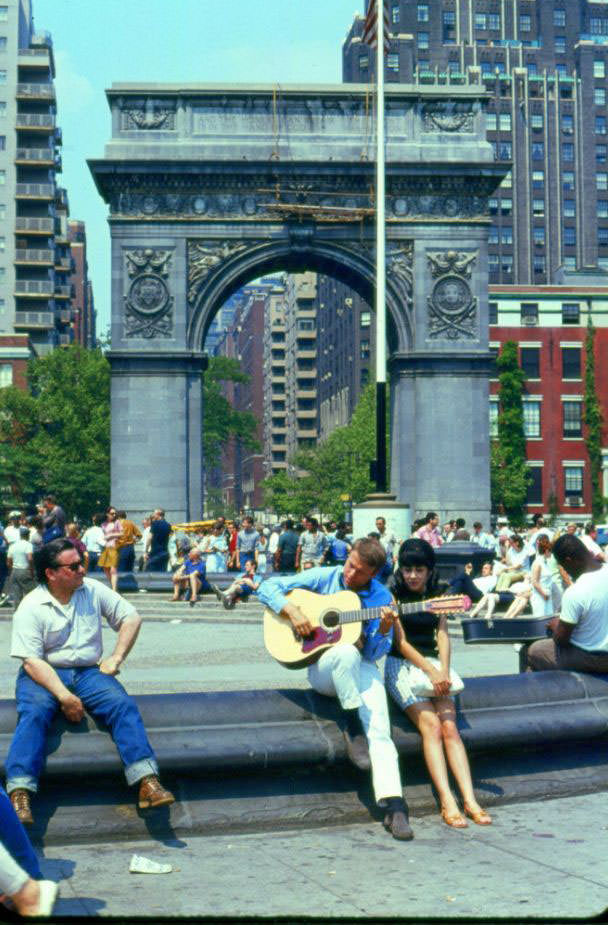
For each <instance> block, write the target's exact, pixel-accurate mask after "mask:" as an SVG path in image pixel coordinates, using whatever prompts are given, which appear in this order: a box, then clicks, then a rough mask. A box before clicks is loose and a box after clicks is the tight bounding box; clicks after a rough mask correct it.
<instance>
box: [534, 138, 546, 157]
mask: <svg viewBox="0 0 608 925" xmlns="http://www.w3.org/2000/svg"><path fill="white" fill-rule="evenodd" d="M544 159H545V145H544V143H543V142H542V141H533V142H532V160H533V161H543V160H544Z"/></svg>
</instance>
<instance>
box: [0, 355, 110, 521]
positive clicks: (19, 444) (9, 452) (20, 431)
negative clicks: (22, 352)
mask: <svg viewBox="0 0 608 925" xmlns="http://www.w3.org/2000/svg"><path fill="white" fill-rule="evenodd" d="M28 382H29V387H30V392H29V393H28V392H24V391H22V390H20V389H17V388H14V387H12V386H11V387H8V388H5V389H1V390H0V479H1V480H2V484H3V485H4V486H5V489H4V490H5V492H7V493H8V494H10V502H9V503H11V504H14V505H17V506H20V505H21V504H23V503H30V504H31V503H33V502H34V501H35V500H38V499H39V498H40V497H42V496H43V495H44V494H46V493H51V494H55V495H57V497H58V499H59V500H60V503H61V505H62V506H63V507H64V508H65V510H66V512H67V514H68V515H69V516H80V517H88V516H90V514H91V513H92V512H93V511H95V510H98V509H99V508H100V507H105V506H106V505H107V504H108V503H109V495H110V367H109V364H108V361H107V360H106V359H105V357H104V356H103V354H102V353H101V351H100V350H87V349H85V348H83V347H80V346H78V345H72V346H70V347H67V348H65V349H61V350H55V351H54V352H53V353H51V354H49V355H48V356H46V357H41V358H38V359H35V360H33V361H32V362H31V363H30V365H29V368H28ZM7 502H8V498H7Z"/></svg>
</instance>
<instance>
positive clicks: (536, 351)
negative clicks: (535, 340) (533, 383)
mask: <svg viewBox="0 0 608 925" xmlns="http://www.w3.org/2000/svg"><path fill="white" fill-rule="evenodd" d="M519 365H520V366H521V368H522V369H523V371H524V373H525V374H526V379H540V347H520V348H519Z"/></svg>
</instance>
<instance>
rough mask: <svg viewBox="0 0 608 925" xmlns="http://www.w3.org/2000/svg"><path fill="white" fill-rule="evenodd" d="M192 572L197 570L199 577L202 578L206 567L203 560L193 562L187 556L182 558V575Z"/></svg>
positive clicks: (205, 572)
mask: <svg viewBox="0 0 608 925" xmlns="http://www.w3.org/2000/svg"><path fill="white" fill-rule="evenodd" d="M194 572H198V574H199V575H200V576H201V578H204V577H205V575H206V574H207V567H206V565H205V563H204V562H202V561H200V560H199V561H198V562H194V561H193V560H192V559H191V558H190V557H189V556H188V557H187V558H186V559H184V575H192V574H193V573H194Z"/></svg>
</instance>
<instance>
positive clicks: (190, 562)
mask: <svg viewBox="0 0 608 925" xmlns="http://www.w3.org/2000/svg"><path fill="white" fill-rule="evenodd" d="M206 575H207V567H206V565H205V563H204V562H203V560H202V558H201V551H200V549H199V548H198V546H193V547H192V549H191V550H190V552H189V553H188V555H187V556H186V558H185V559H184V564H183V565H182V566H180V568H178V570H177V571H176V572H175V574H174V575H173V578H172V581H173V597H172V598H171V600H172V601H179V597H180V594H181V592H182V591H186V590H187V589H188V587H189V588H190V606H191V607H194V605H195V604H196V602H197V594H200V592H201V591H202V592H205V591H213V586H212V585H210V584H209V582H208V581H207V578H206Z"/></svg>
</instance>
